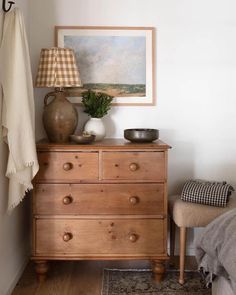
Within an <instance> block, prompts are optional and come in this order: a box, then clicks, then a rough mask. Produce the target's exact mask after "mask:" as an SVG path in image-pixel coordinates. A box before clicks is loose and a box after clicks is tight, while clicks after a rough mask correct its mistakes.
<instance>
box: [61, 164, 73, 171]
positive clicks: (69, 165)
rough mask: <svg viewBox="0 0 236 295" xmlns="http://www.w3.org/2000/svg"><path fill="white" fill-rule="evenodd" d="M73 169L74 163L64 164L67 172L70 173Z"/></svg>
mask: <svg viewBox="0 0 236 295" xmlns="http://www.w3.org/2000/svg"><path fill="white" fill-rule="evenodd" d="M72 168H73V164H72V163H69V162H68V163H65V164H63V169H64V170H65V171H69V170H71V169H72Z"/></svg>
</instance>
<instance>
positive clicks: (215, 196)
mask: <svg viewBox="0 0 236 295" xmlns="http://www.w3.org/2000/svg"><path fill="white" fill-rule="evenodd" d="M232 191H234V189H233V187H232V186H231V185H230V184H227V183H226V182H213V181H203V180H190V181H187V182H186V183H185V184H184V187H183V190H182V193H181V200H183V201H185V202H192V203H198V204H204V205H210V206H216V207H226V206H227V202H228V198H229V196H230V195H231V193H232Z"/></svg>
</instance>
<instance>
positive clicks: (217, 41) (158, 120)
mask: <svg viewBox="0 0 236 295" xmlns="http://www.w3.org/2000/svg"><path fill="white" fill-rule="evenodd" d="M30 4H31V11H30V12H31V21H30V28H31V30H30V40H31V54H32V65H33V72H34V74H35V72H36V67H37V63H38V58H39V53H40V49H41V48H43V47H50V46H53V45H54V26H55V25H74V26H76V25H78V26H79V25H84V26H86V25H89V26H152V27H155V28H156V29H157V44H156V56H157V58H156V63H155V68H156V72H157V75H156V81H155V84H156V89H157V105H156V106H153V107H114V108H113V109H112V111H111V112H110V115H109V116H107V117H106V119H105V121H106V123H107V129H108V137H122V136H123V129H125V128H130V127H150V128H158V129H160V137H161V139H162V140H164V141H166V142H167V143H169V144H170V145H171V146H172V147H173V149H172V150H171V151H170V157H169V191H170V193H176V192H180V190H181V187H182V185H183V183H184V182H185V181H186V180H187V179H190V178H202V179H209V180H210V179H212V180H226V181H228V182H230V183H232V184H233V185H235V187H236V132H235V131H234V128H235V126H236V83H235V82H236V81H235V80H236V54H235V52H236V18H235V11H236V2H235V1H234V0H225V1H220V0H208V1H205V0H199V1H196V0H119V1H117V0H70V1H68V0H51V1H48V0H41V1H37V0H31V1H30ZM46 92H47V90H36V91H35V94H36V98H35V99H36V108H37V118H36V119H37V121H36V126H37V137H38V138H41V137H43V136H45V134H44V131H43V127H42V123H41V116H42V101H43V95H44V93H46ZM83 118H84V116H83ZM80 124H82V122H80ZM110 126H112V127H110ZM191 239H192V238H191ZM190 247H191V246H190Z"/></svg>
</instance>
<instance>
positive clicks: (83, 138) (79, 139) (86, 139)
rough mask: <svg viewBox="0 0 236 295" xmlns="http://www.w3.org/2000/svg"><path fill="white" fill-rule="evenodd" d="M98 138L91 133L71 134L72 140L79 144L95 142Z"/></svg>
mask: <svg viewBox="0 0 236 295" xmlns="http://www.w3.org/2000/svg"><path fill="white" fill-rule="evenodd" d="M95 138H96V135H93V134H90V135H76V134H73V135H70V140H71V141H74V142H76V143H78V144H89V143H91V142H93V141H94V140H95Z"/></svg>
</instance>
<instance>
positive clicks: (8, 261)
mask: <svg viewBox="0 0 236 295" xmlns="http://www.w3.org/2000/svg"><path fill="white" fill-rule="evenodd" d="M27 3H28V0H27V1H24V0H21V1H19V0H18V1H17V4H18V6H19V7H21V9H22V11H23V13H24V14H25V19H26V22H28V18H29V11H28V6H27ZM1 13H2V12H1ZM0 19H2V18H1V17H0ZM0 31H2V21H1V22H0ZM1 110H2V98H1V97H0V116H1V113H2V112H1ZM0 120H1V118H0ZM1 132H2V130H1V128H0V237H1V238H0V294H1V295H7V294H11V291H12V288H14V286H15V284H16V283H17V281H18V279H19V277H20V275H21V273H22V271H23V269H24V267H25V263H26V262H27V260H28V257H29V250H30V243H29V222H28V221H29V219H28V216H29V206H28V202H27V201H26V202H23V203H22V204H21V205H20V206H19V207H18V208H16V209H15V210H14V211H13V213H12V214H11V215H8V214H7V213H6V209H7V195H8V181H7V178H6V177H5V172H6V163H7V157H8V151H7V146H6V144H5V143H3V142H2V134H1Z"/></svg>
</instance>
